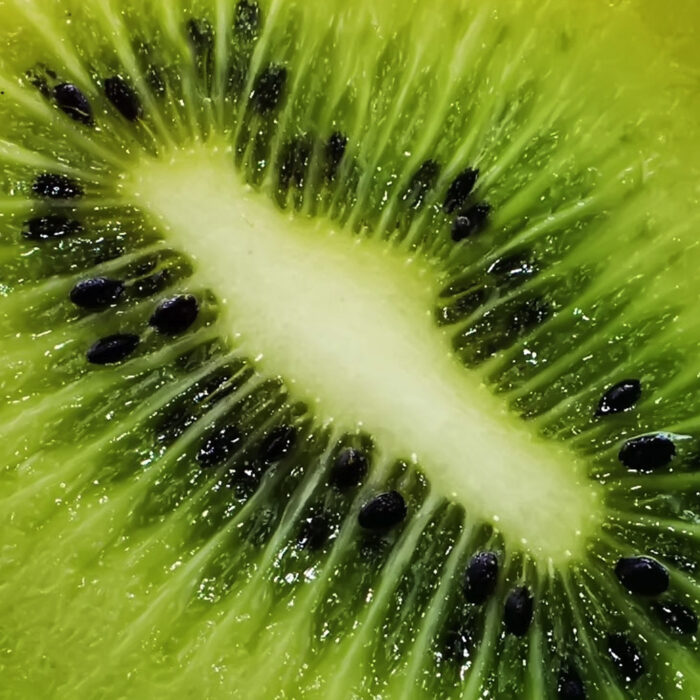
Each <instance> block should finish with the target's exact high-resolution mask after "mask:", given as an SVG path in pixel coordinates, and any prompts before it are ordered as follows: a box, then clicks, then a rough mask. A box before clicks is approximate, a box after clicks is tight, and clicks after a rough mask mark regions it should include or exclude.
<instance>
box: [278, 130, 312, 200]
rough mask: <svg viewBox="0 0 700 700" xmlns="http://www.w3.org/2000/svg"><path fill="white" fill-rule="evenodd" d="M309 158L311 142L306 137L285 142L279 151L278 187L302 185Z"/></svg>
mask: <svg viewBox="0 0 700 700" xmlns="http://www.w3.org/2000/svg"><path fill="white" fill-rule="evenodd" d="M310 160H311V142H310V141H309V139H308V138H306V137H303V136H302V137H300V138H296V139H292V140H291V141H289V142H288V143H286V144H285V145H284V146H283V147H282V149H281V153H280V162H279V181H278V184H279V187H280V189H282V190H287V189H288V188H289V186H290V185H295V186H296V187H300V188H301V187H303V186H304V179H305V177H306V171H307V169H308V167H309V161H310Z"/></svg>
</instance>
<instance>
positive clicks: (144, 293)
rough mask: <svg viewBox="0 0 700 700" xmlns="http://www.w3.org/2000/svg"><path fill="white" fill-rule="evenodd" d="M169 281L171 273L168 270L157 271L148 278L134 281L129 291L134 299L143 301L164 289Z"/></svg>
mask: <svg viewBox="0 0 700 700" xmlns="http://www.w3.org/2000/svg"><path fill="white" fill-rule="evenodd" d="M171 279H172V273H171V272H170V270H169V269H167V268H166V269H164V270H159V271H158V272H154V273H153V274H152V275H149V276H148V277H143V278H142V279H139V280H136V281H135V282H134V284H133V285H132V287H131V290H130V291H131V294H132V295H133V296H134V297H135V298H136V299H145V298H146V297H150V296H153V295H154V294H157V293H158V292H162V291H163V290H164V289H166V288H167V287H168V284H169V283H170V281H171Z"/></svg>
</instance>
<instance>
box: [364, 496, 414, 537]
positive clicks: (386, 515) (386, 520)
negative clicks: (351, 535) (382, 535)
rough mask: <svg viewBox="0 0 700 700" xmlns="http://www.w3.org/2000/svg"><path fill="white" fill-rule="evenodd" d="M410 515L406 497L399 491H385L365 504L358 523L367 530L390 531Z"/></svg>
mask: <svg viewBox="0 0 700 700" xmlns="http://www.w3.org/2000/svg"><path fill="white" fill-rule="evenodd" d="M406 515H408V507H407V506H406V501H405V500H404V497H403V496H402V495H401V494H400V493H399V492H398V491H385V492H384V493H380V494H378V495H377V496H375V497H374V498H373V499H372V500H371V501H368V502H367V503H365V505H364V506H362V508H361V509H360V513H359V515H358V516H357V522H358V523H360V526H361V527H363V528H365V529H366V530H388V529H390V528H392V527H395V526H396V525H398V524H399V523H400V522H402V521H403V520H404V519H405V518H406Z"/></svg>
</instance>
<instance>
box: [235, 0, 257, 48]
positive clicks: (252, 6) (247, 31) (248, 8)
mask: <svg viewBox="0 0 700 700" xmlns="http://www.w3.org/2000/svg"><path fill="white" fill-rule="evenodd" d="M233 29H234V32H235V33H236V34H239V35H241V36H242V37H244V38H246V39H252V38H253V37H255V36H257V34H258V30H259V29H260V8H259V7H258V3H257V2H253V0H241V1H240V2H239V3H238V5H236V11H235V13H234V18H233Z"/></svg>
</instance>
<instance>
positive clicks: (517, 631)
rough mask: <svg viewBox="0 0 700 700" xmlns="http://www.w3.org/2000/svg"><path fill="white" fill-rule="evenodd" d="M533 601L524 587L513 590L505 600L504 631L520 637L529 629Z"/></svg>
mask: <svg viewBox="0 0 700 700" xmlns="http://www.w3.org/2000/svg"><path fill="white" fill-rule="evenodd" d="M533 609H534V601H533V598H532V595H531V593H530V591H529V590H528V589H527V588H525V587H524V586H522V587H520V588H514V589H513V590H512V591H511V592H510V594H509V595H508V598H507V599H506V605H505V612H504V615H503V622H504V624H505V626H506V630H507V631H508V632H510V633H511V634H514V635H515V636H516V637H522V636H523V635H524V634H525V633H526V632H527V630H528V629H529V627H530V623H531V622H532V613H533Z"/></svg>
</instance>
